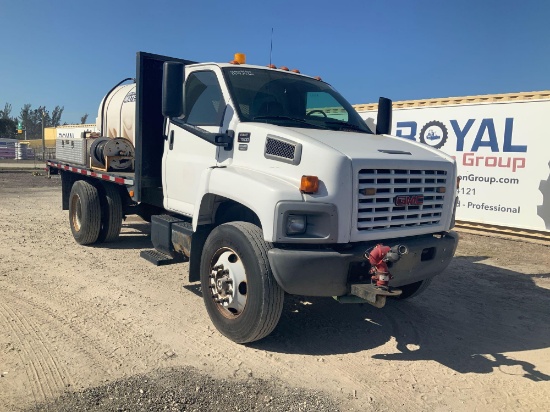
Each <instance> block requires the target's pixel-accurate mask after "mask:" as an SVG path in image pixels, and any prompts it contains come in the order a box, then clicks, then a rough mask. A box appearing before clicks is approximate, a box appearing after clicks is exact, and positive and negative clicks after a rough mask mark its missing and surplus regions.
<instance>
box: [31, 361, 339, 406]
mask: <svg viewBox="0 0 550 412" xmlns="http://www.w3.org/2000/svg"><path fill="white" fill-rule="evenodd" d="M29 410H40V411H60V412H62V411H63V412H64V411H66V412H70V411H189V412H191V411H212V412H225V411H273V412H291V411H296V412H298V411H318V412H325V411H339V410H340V409H339V408H338V406H337V404H336V402H335V401H334V400H332V399H330V398H329V397H328V396H326V395H324V394H322V393H319V392H316V391H306V390H302V389H298V388H293V389H291V388H288V387H285V386H283V385H281V384H277V383H276V382H274V381H271V382H267V381H265V380H262V379H249V380H246V381H240V380H239V381H235V380H226V379H214V378H212V377H209V376H207V375H205V374H202V373H200V372H199V371H197V370H195V369H194V368H179V369H166V370H160V371H155V372H153V373H150V374H147V375H138V376H133V377H131V378H129V379H124V380H118V381H116V382H112V383H109V384H106V385H104V386H98V387H94V388H90V389H86V390H84V391H81V392H72V393H67V394H65V395H63V396H61V397H59V398H57V399H56V400H54V401H53V402H51V403H47V404H42V405H38V406H37V407H36V408H31V409H29Z"/></svg>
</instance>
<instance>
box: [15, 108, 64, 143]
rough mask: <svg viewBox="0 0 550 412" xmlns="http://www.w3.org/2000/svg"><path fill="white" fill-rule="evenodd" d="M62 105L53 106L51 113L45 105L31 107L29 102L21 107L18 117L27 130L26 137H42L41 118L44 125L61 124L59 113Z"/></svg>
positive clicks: (61, 110) (55, 125)
mask: <svg viewBox="0 0 550 412" xmlns="http://www.w3.org/2000/svg"><path fill="white" fill-rule="evenodd" d="M63 110H64V107H60V106H55V108H54V109H53V111H52V113H51V114H50V112H49V111H48V110H47V109H46V106H39V107H38V109H32V106H31V104H29V103H27V104H25V105H24V106H23V108H22V109H21V112H20V114H19V118H20V119H21V122H22V123H23V128H24V129H25V130H26V131H27V139H29V140H31V139H41V138H42V119H43V120H44V127H57V126H59V125H60V124H61V115H62V114H63Z"/></svg>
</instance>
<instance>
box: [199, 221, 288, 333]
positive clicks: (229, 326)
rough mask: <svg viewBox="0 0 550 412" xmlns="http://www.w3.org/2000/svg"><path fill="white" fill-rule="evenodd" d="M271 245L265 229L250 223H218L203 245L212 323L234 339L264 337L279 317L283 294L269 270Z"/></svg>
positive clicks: (203, 269)
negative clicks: (264, 233)
mask: <svg viewBox="0 0 550 412" xmlns="http://www.w3.org/2000/svg"><path fill="white" fill-rule="evenodd" d="M269 249H271V244H269V243H267V242H266V241H265V240H264V239H263V233H262V230H261V229H260V228H259V227H257V226H255V225H253V224H252V223H248V222H230V223H225V224H223V225H220V226H218V227H216V228H215V229H214V230H213V231H212V232H211V233H210V235H209V236H208V238H207V240H206V243H205V245H204V249H203V254H202V259H201V270H200V277H201V286H202V295H203V299H204V304H205V306H206V310H207V312H208V315H209V316H210V319H211V320H212V323H213V324H214V326H216V328H217V329H218V330H219V331H220V332H221V333H222V334H223V335H224V336H226V337H228V338H229V339H231V340H232V341H234V342H237V343H248V342H254V341H257V340H259V339H262V338H264V337H266V336H267V335H269V334H270V333H271V332H272V331H273V329H275V326H277V323H278V322H279V318H280V317H281V312H282V310H283V300H284V292H283V290H282V289H281V287H280V286H279V285H278V284H277V282H276V280H275V278H274V277H273V274H272V272H271V267H270V265H269V260H268V258H267V252H268V251H269Z"/></svg>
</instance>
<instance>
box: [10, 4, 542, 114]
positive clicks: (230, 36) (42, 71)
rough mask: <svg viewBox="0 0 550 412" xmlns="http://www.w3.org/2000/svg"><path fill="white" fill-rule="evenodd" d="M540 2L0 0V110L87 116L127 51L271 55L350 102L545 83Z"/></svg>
mask: <svg viewBox="0 0 550 412" xmlns="http://www.w3.org/2000/svg"><path fill="white" fill-rule="evenodd" d="M549 22H550V1H545V0H539V1H535V0H523V1H509V0H502V1H496V0H485V1H484V0H461V1H450V0H449V1H422V0H409V1H407V0H362V1H356V0H340V1H335V0H332V1H326V0H318V1H300V0H294V1H286V0H278V1H269V2H268V1H261V0H256V1H238V0H233V1H230V0H224V1H221V0H215V1H214V0H202V1H201V0H196V1H186V0H179V1H175V0H156V1H144V0H136V1H128V0H120V1H119V0H110V1H104V0H95V1H92V2H84V1H78V0H73V1H61V0H59V1H56V0H52V1H50V2H46V1H43V0H42V1H35V0H32V1H31V0H0V36H1V37H0V38H1V39H2V41H1V45H0V109H1V108H3V106H4V103H5V102H8V103H11V104H12V106H13V109H12V115H18V114H19V111H20V108H21V107H22V106H23V104H25V103H31V104H32V105H33V107H35V108H36V107H38V106H39V105H45V106H46V107H47V108H48V109H50V110H51V109H53V107H54V106H56V105H61V106H64V107H65V111H64V114H63V118H62V121H64V122H69V123H74V122H76V123H78V122H79V120H80V117H81V116H82V115H83V114H84V113H88V114H89V118H88V120H89V121H95V117H96V115H97V107H98V105H99V102H100V100H101V99H102V97H103V95H104V94H105V93H106V92H107V91H108V90H109V89H110V88H111V87H112V86H113V85H114V84H116V83H117V82H118V81H119V80H122V79H123V78H125V77H133V76H134V73H135V53H136V52H137V51H147V52H151V53H157V54H165V55H168V56H173V57H180V58H185V59H190V60H195V61H222V62H227V61H229V60H231V59H232V56H233V53H235V52H244V53H246V55H247V63H250V64H259V65H265V64H267V63H268V62H269V47H270V37H271V28H272V27H273V29H274V36H273V63H274V64H276V65H278V66H280V65H286V66H289V67H291V68H295V67H296V68H298V69H300V70H301V71H302V73H305V74H309V75H313V76H316V75H319V76H321V77H322V78H323V80H325V81H327V82H329V83H331V84H332V85H333V86H334V87H335V88H336V89H337V90H338V91H340V93H341V94H342V95H344V96H345V97H346V98H347V99H348V100H349V101H350V102H351V103H353V104H356V103H370V102H375V101H377V100H378V96H380V95H383V96H386V97H389V98H391V99H393V100H395V101H397V100H407V99H420V98H431V97H448V96H464V95H472V94H488V93H508V92H520V91H535V90H548V89H550V84H549V83H550V23H549Z"/></svg>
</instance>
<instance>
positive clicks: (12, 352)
mask: <svg viewBox="0 0 550 412" xmlns="http://www.w3.org/2000/svg"><path fill="white" fill-rule="evenodd" d="M0 216H1V219H0V246H1V247H0V410H1V411H12V410H21V409H33V408H35V407H36V405H42V406H39V409H42V408H44V409H48V408H49V409H51V410H56V409H63V408H62V406H63V405H70V402H73V401H74V399H76V398H78V397H79V396H81V395H82V393H91V394H92V395H93V396H92V395H90V396H91V397H90V400H89V401H87V402H86V403H84V404H78V405H79V406H78V408H76V407H75V408H74V409H80V410H117V408H120V407H121V405H122V408H126V409H128V410H133V409H136V410H137V409H138V408H137V407H136V408H133V407H132V406H130V405H124V404H121V403H119V404H117V405H118V406H116V407H115V406H113V405H114V403H112V402H114V400H113V399H114V398H116V396H115V395H113V393H115V392H113V391H111V392H109V390H103V389H101V388H105V387H109V388H112V385H119V386H117V387H119V388H120V387H126V386H124V382H134V381H135V379H136V378H139V377H141V378H140V379H141V380H140V382H141V385H142V386H139V385H138V386H132V388H133V389H129V392H128V393H133V392H132V391H136V390H142V391H143V389H139V388H142V387H143V388H145V390H147V388H148V387H150V386H155V387H158V385H161V386H162V387H171V388H172V389H173V388H174V387H175V386H177V385H176V384H175V383H173V382H172V384H171V383H170V382H171V381H170V379H172V378H171V377H172V376H175V375H174V371H180V372H182V371H183V372H185V371H191V372H190V373H191V375H185V376H191V377H192V379H196V380H197V381H198V380H200V379H202V380H205V379H206V380H208V382H210V384H209V385H210V386H208V388H209V389H208V391H209V393H210V396H211V397H212V398H213V399H214V401H217V402H222V403H223V402H224V396H231V397H232V398H231V399H232V401H231V402H233V403H231V402H229V403H228V404H227V406H231V409H232V410H239V409H241V410H249V409H252V408H255V409H258V410H267V409H270V408H271V410H284V409H275V406H274V405H276V404H277V402H279V400H280V401H281V402H283V401H284V400H285V399H286V398H287V397H288V396H290V395H289V394H290V393H294V392H292V391H294V390H295V391H298V392H295V393H298V394H299V396H300V397H301V399H309V400H310V402H309V403H307V402H304V404H303V405H301V404H300V405H298V404H293V405H294V406H293V407H292V408H291V407H288V408H287V409H288V410H290V409H292V410H334V409H338V408H339V409H340V410H361V411H363V410H372V411H387V410H396V409H399V410H403V411H419V410H435V411H448V410H452V411H457V410H458V411H472V410H483V411H485V410H537V411H542V410H549V409H550V248H549V247H547V246H543V245H536V244H531V243H523V242H519V241H513V240H504V239H499V238H495V237H486V236H478V235H470V234H461V241H460V245H459V248H458V251H457V255H456V258H455V259H454V261H453V262H452V263H451V265H450V267H449V268H448V269H447V270H446V272H445V273H444V274H442V275H441V276H439V277H437V278H436V279H435V280H434V281H433V283H432V285H431V286H430V288H429V289H428V290H427V292H426V293H425V294H423V295H421V296H420V297H417V298H414V299H411V300H409V301H405V302H389V303H388V304H387V305H386V307H385V308H383V309H376V308H374V307H371V306H369V305H343V304H339V303H337V302H336V301H334V300H332V299H330V298H327V299H320V298H304V297H292V296H288V297H287V299H286V302H285V308H284V311H283V315H282V318H281V321H280V323H279V325H278V326H277V328H276V329H275V331H274V333H273V334H272V335H270V336H269V337H267V338H266V339H264V340H262V341H260V342H256V343H254V344H251V345H237V344H235V343H233V342H231V341H229V340H227V339H226V338H224V337H223V336H221V335H220V334H219V333H218V332H217V331H216V330H215V329H214V327H213V326H212V324H211V322H210V320H209V318H208V315H207V314H206V311H205V309H204V307H203V304H202V298H201V296H200V291H199V289H198V285H197V284H190V283H189V282H188V281H187V264H179V265H171V266H164V267H155V266H153V265H151V264H150V263H148V262H147V261H145V260H143V259H141V258H140V257H139V252H140V250H142V249H147V248H150V247H151V243H150V240H149V237H148V225H147V224H146V223H144V222H143V221H141V220H139V219H138V218H134V217H131V218H128V219H127V220H126V221H125V223H124V225H123V230H122V235H121V240H120V241H119V242H118V243H114V244H110V245H108V244H105V245H102V246H97V247H84V246H79V245H77V244H76V243H75V242H74V240H73V238H72V236H71V232H70V228H69V223H68V215H67V212H64V211H62V210H61V189H60V182H59V180H58V179H56V178H52V179H51V180H48V179H46V178H45V177H44V176H33V175H32V174H30V173H0ZM183 372H182V373H183ZM178 373H179V372H178ZM195 373H196V374H199V375H200V376H202V378H200V379H199V378H197V377H196V376H199V375H193V374H195ZM159 377H164V379H165V380H164V381H162V382H160V381H159V380H158V379H160V378H159ZM180 378H181V376H180ZM174 379H176V378H174ZM181 379H183V378H181ZM159 382H160V383H159ZM228 382H229V383H231V382H235V388H240V389H239V391H233V392H231V393H229V392H227V391H230V389H231V387H232V385H228ZM109 385H111V386H109ZM171 385H172V386H171ZM205 385H206V383H205ZM216 385H218V386H216ZM228 386H229V389H228ZM224 388H225V389H224ZM258 388H264V389H265V390H264V393H260V392H261V391H258ZM117 390H118V389H117ZM196 391H197V392H200V391H202V389H200V388H199V386H197V389H196ZM218 391H219V392H218ZM251 391H252V392H253V393H251ZM265 391H267V392H269V393H272V394H273V395H269V393H265ZM300 391H305V392H300ZM312 391H314V392H312ZM117 393H118V392H117ZM101 394H102V395H101ZM140 394H143V392H140V393H137V395H136V399H137V398H139V397H140V396H142V395H140ZM307 394H314V395H315V396H317V395H319V396H320V397H324V396H325V397H326V398H323V399H328V401H327V402H328V403H325V404H324V405H328V406H326V407H323V408H321V407H320V406H319V405H320V403H317V404H316V403H315V402H318V399H321V398H316V397H313V398H308V397H307V396H309V395H307ZM213 395H216V396H213ZM314 395H311V396H314ZM143 396H144V395H143ZM182 396H183V395H182ZM254 396H256V397H257V401H258V402H257V404H254V405H252V406H250V404H249V403H246V402H244V400H245V398H253V397H254ZM239 397H240V398H239ZM270 398H272V399H270ZM71 399H72V401H71ZM117 399H118V398H117ZM121 399H122V398H121ZM124 399H127V398H124ZM124 399H123V400H122V401H120V402H133V401H130V400H128V399H127V400H126V401H125V400H124ZM239 399H242V400H243V402H242V403H239V402H238V401H239ZM266 399H267V400H266ZM314 399H316V400H314ZM214 401H212V402H214ZM65 402H67V403H65ZM105 402H107V403H105ZM108 402H111V403H108ZM136 402H137V401H136ZM140 402H141V401H140ZM149 402H151V401H149ZM201 402H202V403H201ZM235 402H237V403H235ZM262 402H264V403H263V406H262ZM296 402H298V401H296ZM330 402H333V403H330ZM153 404H154V401H153ZM47 405H50V406H49V407H48V406H47ZM102 405H103V406H102ZM136 405H137V404H136ZM149 405H152V403H149ZM173 405H174V404H172V406H170V407H168V409H169V410H170V408H172V410H180V409H181V410H208V409H212V410H223V408H219V407H217V408H213V407H211V406H209V405H210V404H207V403H204V402H203V401H200V402H199V403H194V405H195V406H193V407H190V406H189V405H187V407H182V406H181V404H179V405H180V406H179V408H180V409H177V408H176V407H174V406H173ZM268 405H271V406H270V407H268ZM315 405H317V406H315ZM330 405H333V406H330ZM334 405H338V406H334ZM218 406H219V405H218ZM174 408H175V409H174ZM193 408H194V409H193ZM281 408H282V406H281ZM65 409H66V410H70V409H71V408H69V407H67V408H65ZM149 409H153V408H152V407H151V408H148V407H147V406H143V405H142V410H149ZM228 409H229V408H228ZM155 410H156V409H155Z"/></svg>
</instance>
